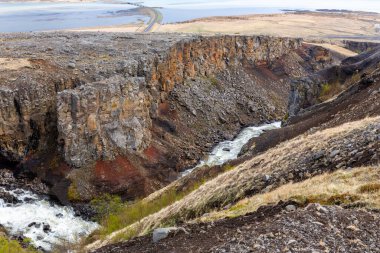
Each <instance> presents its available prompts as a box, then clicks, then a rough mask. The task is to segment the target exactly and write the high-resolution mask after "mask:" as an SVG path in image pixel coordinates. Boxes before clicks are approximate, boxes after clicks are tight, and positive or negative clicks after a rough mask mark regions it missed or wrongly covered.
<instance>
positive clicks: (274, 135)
mask: <svg viewBox="0 0 380 253" xmlns="http://www.w3.org/2000/svg"><path fill="white" fill-rule="evenodd" d="M378 63H379V58H378V50H373V51H369V52H367V53H364V54H362V55H359V56H357V57H354V58H348V59H346V60H344V61H343V62H342V65H341V66H337V67H332V68H326V69H325V70H322V71H320V72H317V73H315V74H313V75H312V76H311V77H310V76H309V77H306V78H309V80H313V81H311V82H310V83H309V84H308V85H309V87H310V88H311V89H315V90H318V89H319V88H320V87H321V86H320V82H319V81H318V80H328V79H335V80H340V81H341V82H342V84H344V85H343V86H344V87H343V91H339V92H332V93H331V94H330V95H331V98H330V99H329V100H327V101H320V100H318V99H317V98H318V96H319V95H318V92H317V93H315V94H317V95H315V94H314V95H312V96H310V98H311V99H314V100H313V102H312V103H311V104H309V105H304V106H300V107H299V108H301V107H302V110H298V111H296V112H294V115H292V116H291V117H290V118H289V119H288V121H287V125H286V126H285V127H284V128H281V129H278V130H273V131H270V132H268V133H267V134H264V135H262V136H260V137H259V138H256V139H254V140H252V142H251V143H250V145H248V146H247V148H246V151H247V152H246V153H245V154H243V155H242V157H240V158H238V159H237V160H235V161H232V162H230V163H229V166H230V167H229V168H228V170H227V171H226V170H225V169H224V168H220V166H219V167H218V166H215V167H213V168H202V169H200V170H199V171H197V173H198V174H194V175H190V176H188V177H189V178H188V179H181V180H179V181H177V182H175V183H173V184H171V185H169V186H168V187H166V188H164V189H163V190H161V191H158V192H156V193H154V194H152V195H150V196H149V197H148V198H146V200H147V201H152V200H154V199H157V197H158V196H159V195H163V194H164V193H165V190H168V189H177V190H178V189H179V190H180V189H181V187H183V186H186V185H187V184H188V182H189V181H194V180H196V179H194V177H197V176H199V178H198V179H199V180H201V179H202V178H203V176H204V175H205V173H204V171H205V170H206V171H212V173H215V174H214V175H212V176H210V177H211V178H213V177H214V178H213V179H211V180H209V181H207V182H206V183H204V184H203V185H202V186H200V187H199V188H198V189H196V190H194V191H193V192H191V193H190V194H188V195H187V196H185V197H184V198H183V199H181V200H179V201H177V202H175V203H173V204H171V205H169V206H167V207H166V208H163V209H161V210H160V211H158V212H156V213H154V214H152V215H150V216H147V217H145V218H143V219H141V220H140V221H138V222H136V223H134V224H132V225H129V226H128V227H125V228H124V229H122V230H119V231H117V232H114V233H112V234H111V235H109V236H108V237H107V238H105V239H103V240H98V241H96V242H95V243H93V244H91V245H89V247H88V248H87V249H90V250H94V249H97V250H96V251H95V252H121V251H122V250H124V251H125V252H129V251H131V252H133V250H134V249H136V247H140V248H139V249H140V251H142V252H163V251H173V252H177V250H178V252H181V250H184V251H189V252H192V251H193V252H197V250H198V251H199V252H250V250H251V251H252V250H253V251H258V252H273V251H275V250H279V251H280V250H285V251H292V252H302V251H305V250H334V249H336V248H335V247H336V246H335V245H334V243H333V242H336V241H337V240H339V241H340V245H342V249H344V250H346V251H354V252H355V251H357V252H372V251H373V249H376V248H378V245H379V242H377V241H376V240H375V239H374V237H373V236H377V235H376V232H377V230H376V229H375V226H376V222H375V220H374V219H373V217H374V215H376V210H377V209H378V206H379V205H380V202H379V198H378V192H379V189H380V186H379V184H378V183H377V181H376V178H378V173H370V171H368V173H366V176H365V175H364V176H363V175H362V172H360V171H361V170H364V168H361V169H360V167H361V166H373V170H374V171H375V170H378V164H379V163H380V160H379V159H380V146H379V145H380V132H379V131H380V125H379V124H380V118H379V116H380V98H379V95H380V79H379V73H380V72H379V68H378ZM313 78H317V79H313ZM323 78H325V79H323ZM315 80H316V81H315ZM293 85H294V84H293ZM293 87H301V86H293ZM292 92H299V90H293V91H292ZM292 92H291V93H290V96H289V97H290V99H289V104H290V105H293V104H294V103H298V101H297V100H294V99H293V98H294V94H293V93H292ZM305 98H306V99H308V98H307V97H305ZM358 168H359V169H358ZM337 170H343V171H345V170H347V171H350V172H348V174H350V173H351V172H352V173H351V174H350V175H348V174H347V173H340V174H339V172H336V171H337ZM371 171H372V170H371ZM218 173H219V174H220V175H219V176H217V175H216V174H218ZM328 173H332V174H331V175H330V174H328ZM364 173H365V172H364ZM319 176H320V177H321V178H325V179H326V180H325V181H327V178H329V179H330V178H331V180H332V181H331V182H330V183H329V184H328V185H327V186H326V185H323V184H322V183H320V185H321V188H318V186H314V185H315V184H316V183H318V182H319V181H318V180H314V181H312V182H313V187H314V188H313V189H315V191H314V192H313V193H312V194H311V193H308V192H307V191H306V190H304V191H302V189H303V188H302V187H298V186H297V187H298V188H296V186H295V185H298V183H297V182H299V184H302V183H304V182H306V181H308V180H313V179H315V178H316V177H319ZM359 177H360V178H361V179H360V180H359ZM339 180H343V181H344V182H346V183H347V185H346V188H339V185H340V183H339V182H338V181H339ZM310 182H311V181H310ZM348 182H349V183H348ZM306 185H307V184H306ZM348 185H349V187H348ZM324 187H326V189H330V190H329V191H328V190H324ZM293 188H294V189H293ZM292 189H293V190H295V189H299V190H300V191H299V192H297V194H296V195H294V194H293V195H291V193H289V194H286V191H287V190H288V191H289V192H291V191H293V190H292ZM293 192H294V191H293ZM281 195H283V197H282V198H281ZM288 195H289V196H292V197H294V198H295V199H296V201H297V202H296V203H290V204H289V203H287V204H285V206H286V207H287V206H288V205H290V206H291V207H287V208H285V209H286V210H287V212H284V213H281V212H282V211H281V210H283V208H284V207H285V206H284V205H282V204H280V207H278V206H277V207H269V208H268V209H266V208H265V207H263V206H265V205H267V204H276V203H273V202H269V199H270V196H277V197H276V198H274V199H275V200H276V201H279V200H284V201H289V196H288ZM250 201H251V202H252V203H251V202H250ZM309 202H317V203H321V204H324V205H333V206H331V207H322V206H320V205H311V206H308V207H306V209H303V208H301V209H297V207H296V206H298V205H300V206H302V207H303V206H304V205H307V203H309ZM244 203H248V204H244ZM245 205H248V206H249V205H251V206H254V207H255V208H252V209H251V210H252V211H256V209H257V208H259V210H257V213H253V214H252V213H249V212H248V213H247V212H245V213H241V212H240V213H239V212H238V210H239V209H241V208H243V207H244V206H245ZM334 205H341V206H342V207H344V208H353V209H342V208H341V207H336V206H334ZM260 207H262V208H263V209H260ZM276 208H279V209H278V210H280V211H279V212H280V213H277V212H276V214H275V215H274V216H272V215H271V210H277V209H276ZM357 208H364V209H368V210H358V209H357ZM371 208H372V209H371ZM373 209H374V210H373ZM294 210H296V211H294ZM320 210H324V211H325V210H326V212H324V211H323V212H321V211H320ZM290 211H291V212H290ZM289 212H290V213H291V214H289ZM224 213H229V214H231V215H232V216H228V215H225V214H224ZM349 213H350V214H349ZM293 214H294V215H295V216H292V215H293ZM362 214H364V215H365V216H366V218H364V219H363V221H362V222H359V221H355V222H354V220H357V219H358V217H360V216H361V215H362ZM233 215H239V216H240V215H245V216H242V217H238V218H234V217H235V216H233ZM303 215H305V216H303ZM345 215H350V217H351V218H352V220H350V219H351V218H350V219H347V220H345V219H343V217H344V216H345ZM218 217H219V219H220V218H225V217H232V219H228V218H227V219H222V220H218ZM252 217H259V221H257V222H256V221H252V220H250V219H251V218H252ZM315 217H323V218H322V219H323V220H324V221H318V222H321V223H322V224H329V226H328V228H327V229H326V230H324V227H323V226H322V227H319V228H316V227H314V226H315V225H316V224H315V223H313V222H310V220H312V221H314V218H315ZM337 217H340V218H337ZM361 217H364V216H361ZM254 219H255V218H254ZM242 220H243V221H244V222H243V223H244V224H241V225H239V224H240V223H239V222H240V221H242ZM301 220H304V221H305V225H304V226H301V225H300V223H299V221H301ZM306 220H307V221H306ZM189 221H192V224H188V222H189ZM199 221H207V223H205V224H204V223H199ZM285 221H286V222H285ZM277 222H278V223H277ZM351 223H353V224H351ZM173 224H175V225H176V226H178V227H174V228H168V229H166V230H165V229H164V230H160V229H159V228H160V227H165V226H166V227H167V226H173ZM247 224H248V225H247ZM294 224H298V225H297V229H295V227H294V226H295V225H294ZM342 224H343V225H342ZM340 225H342V226H340ZM359 226H368V229H364V230H365V231H368V233H369V234H368V235H367V236H366V237H361V238H359V240H357V241H352V240H350V238H353V235H352V231H355V232H357V233H358V235H359V231H362V229H361V228H359ZM300 227H302V229H301V230H302V231H300V230H299V229H300ZM363 228H364V227H363ZM321 229H322V230H321ZM187 230H189V231H190V232H189V231H187ZM152 231H153V237H154V238H156V237H155V236H157V234H160V233H161V234H165V236H169V238H167V239H164V240H163V241H162V242H161V241H159V242H158V243H157V242H156V243H153V242H152V235H151V234H150V233H151V232H152ZM165 231H166V232H165ZM184 231H186V232H184ZM194 231H195V232H194ZM242 231H244V232H242ZM315 231H319V232H318V233H315ZM187 232H189V233H187ZM193 232H194V233H193ZM271 233H272V234H274V236H268V237H266V235H267V234H271ZM320 233H323V235H324V236H327V238H330V239H328V240H322V238H321V237H320ZM131 234H133V235H140V236H142V237H138V238H136V239H132V240H131V241H128V242H121V243H117V244H114V245H112V243H113V242H116V241H120V240H121V241H123V240H122V238H130V235H131ZM147 234H148V235H147ZM127 235H129V237H128V236H127ZM361 235H363V233H361ZM123 236H124V237H123ZM172 236H173V237H172ZM278 238H282V239H281V240H280V239H278ZM305 238H308V244H307V243H306V242H305V241H304V240H305ZM356 238H357V237H356ZM367 238H370V239H369V240H366V239H367ZM277 239H278V240H277ZM321 240H322V241H321ZM280 241H281V242H280ZM209 242H210V243H209ZM277 242H278V243H277ZM288 242H290V243H288ZM107 245H108V246H107ZM102 246H104V247H103V248H100V249H99V247H102Z"/></svg>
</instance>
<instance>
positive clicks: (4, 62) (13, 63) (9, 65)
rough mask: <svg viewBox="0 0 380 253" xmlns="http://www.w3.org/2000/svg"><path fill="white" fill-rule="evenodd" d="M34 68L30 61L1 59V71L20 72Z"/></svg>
mask: <svg viewBox="0 0 380 253" xmlns="http://www.w3.org/2000/svg"><path fill="white" fill-rule="evenodd" d="M25 67H32V65H31V63H30V61H29V60H28V59H23V58H19V59H18V58H0V71H1V70H18V69H20V68H25Z"/></svg>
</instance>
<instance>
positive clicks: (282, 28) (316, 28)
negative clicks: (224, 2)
mask: <svg viewBox="0 0 380 253" xmlns="http://www.w3.org/2000/svg"><path fill="white" fill-rule="evenodd" d="M379 17H380V16H379V15H372V16H370V15H369V16H366V15H364V14H351V15H350V14H347V15H345V14H342V15H340V14H326V13H305V14H291V13H287V14H264V15H249V16H244V18H240V19H231V18H228V17H225V18H220V17H216V18H205V19H199V20H195V21H194V22H187V23H179V24H167V25H163V26H161V27H160V28H159V29H158V30H157V31H159V32H185V33H203V34H214V33H228V34H237V33H238V34H260V35H270V36H285V37H303V38H323V37H325V38H328V37H331V36H355V35H357V36H375V35H376V31H375V29H374V26H373V22H374V20H378V19H379ZM331 24H333V25H331Z"/></svg>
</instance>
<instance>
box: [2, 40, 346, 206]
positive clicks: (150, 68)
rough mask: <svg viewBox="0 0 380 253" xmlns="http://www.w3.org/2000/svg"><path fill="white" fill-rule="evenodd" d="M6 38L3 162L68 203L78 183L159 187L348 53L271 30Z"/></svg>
mask: <svg viewBox="0 0 380 253" xmlns="http://www.w3.org/2000/svg"><path fill="white" fill-rule="evenodd" d="M0 40H1V45H0V52H1V53H0V59H1V63H2V64H1V69H0V81H1V86H0V94H1V96H0V98H1V101H0V116H1V119H2V121H1V123H0V154H1V155H0V162H1V164H2V167H9V165H10V166H11V167H14V166H17V167H18V168H19V169H28V170H31V171H33V172H34V173H37V174H38V175H39V177H41V178H42V179H44V181H46V182H47V183H48V184H49V185H50V186H52V191H53V193H54V194H55V195H57V196H58V197H59V198H60V200H61V201H62V202H66V201H67V198H66V194H65V192H66V191H67V187H68V186H69V185H70V188H69V192H70V196H69V197H70V198H71V200H80V199H81V200H84V199H90V198H91V197H92V196H94V195H96V194H97V193H99V192H111V193H117V194H121V195H122V196H124V197H125V198H135V197H139V196H144V195H146V194H147V193H150V192H152V191H154V190H156V189H158V188H161V187H162V186H164V185H166V184H168V183H169V182H171V181H173V180H174V179H176V178H177V175H178V172H179V171H180V170H183V169H186V168H188V167H190V166H192V165H194V164H195V163H196V162H197V160H198V159H199V158H201V157H202V155H203V154H204V153H205V152H207V151H208V150H209V149H210V148H211V147H212V146H213V145H214V144H215V143H216V142H217V141H219V140H221V139H229V138H232V136H233V135H235V134H236V133H237V132H238V131H239V129H240V128H241V127H242V126H245V125H248V124H258V123H261V122H264V121H268V120H273V119H279V118H282V117H283V116H284V115H285V113H286V108H287V96H288V93H289V89H290V83H291V80H292V79H293V78H294V77H296V76H303V75H306V74H310V73H314V72H316V71H319V70H321V69H323V68H325V67H327V66H331V65H333V64H336V63H338V62H339V60H340V59H336V58H335V57H333V56H332V55H331V54H330V53H329V52H328V51H327V50H325V49H323V48H320V47H314V46H310V45H303V44H302V41H301V40H297V39H286V38H270V37H244V36H217V37H197V36H187V35H174V34H172V35H164V34H155V35H154V36H150V35H131V34H128V35H126V34H112V33H109V34H101V36H99V35H98V34H95V33H81V34H80V35H79V34H76V33H37V34H20V35H2V36H1V38H0ZM268 80H270V81H269V82H268Z"/></svg>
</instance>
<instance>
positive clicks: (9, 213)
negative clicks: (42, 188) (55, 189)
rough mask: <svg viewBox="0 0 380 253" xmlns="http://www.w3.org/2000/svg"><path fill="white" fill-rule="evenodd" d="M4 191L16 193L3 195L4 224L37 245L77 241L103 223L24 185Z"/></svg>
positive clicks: (0, 208)
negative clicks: (28, 189) (7, 198)
mask: <svg viewBox="0 0 380 253" xmlns="http://www.w3.org/2000/svg"><path fill="white" fill-rule="evenodd" d="M0 192H3V193H4V192H5V193H7V194H9V195H10V196H12V201H9V200H8V201H6V200H5V199H1V198H0V224H1V225H2V226H3V227H4V228H5V229H6V230H7V231H8V233H10V234H11V235H13V236H20V235H22V236H23V237H26V238H29V239H30V240H31V242H32V243H33V245H35V246H36V247H37V248H41V249H43V250H45V251H50V250H51V249H52V248H54V246H55V245H68V244H73V243H76V242H77V241H78V240H79V239H80V238H83V237H85V236H87V235H89V234H90V233H91V232H92V231H94V230H95V229H97V228H98V227H99V225H98V224H97V223H95V222H90V221H86V220H84V219H82V218H81V217H79V216H76V215H75V212H74V210H73V209H72V208H71V207H67V206H60V205H57V204H55V203H54V202H52V201H51V200H49V198H48V197H47V196H43V195H37V194H34V193H32V192H30V191H27V190H23V189H14V190H8V189H6V188H4V187H0Z"/></svg>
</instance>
